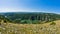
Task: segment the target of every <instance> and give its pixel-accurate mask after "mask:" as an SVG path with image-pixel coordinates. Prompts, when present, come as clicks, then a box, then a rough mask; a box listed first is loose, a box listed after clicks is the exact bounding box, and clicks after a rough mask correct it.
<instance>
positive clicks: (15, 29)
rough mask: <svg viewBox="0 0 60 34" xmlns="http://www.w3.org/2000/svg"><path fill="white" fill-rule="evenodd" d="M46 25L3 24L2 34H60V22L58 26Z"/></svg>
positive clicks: (0, 29)
mask: <svg viewBox="0 0 60 34" xmlns="http://www.w3.org/2000/svg"><path fill="white" fill-rule="evenodd" d="M50 23H51V22H50ZM50 23H45V24H14V23H8V24H5V23H3V24H2V25H1V26H0V33H1V34H60V20H57V21H55V23H56V25H50Z"/></svg>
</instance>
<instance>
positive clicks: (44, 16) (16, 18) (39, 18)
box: [0, 12, 60, 24]
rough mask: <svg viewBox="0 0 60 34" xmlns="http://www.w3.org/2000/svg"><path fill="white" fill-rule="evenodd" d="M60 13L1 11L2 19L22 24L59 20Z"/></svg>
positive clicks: (0, 17) (0, 16) (0, 18)
mask: <svg viewBox="0 0 60 34" xmlns="http://www.w3.org/2000/svg"><path fill="white" fill-rule="evenodd" d="M59 19H60V15H59V14H54V13H36V12H34V13H24V12H16V13H15V12H11V13H1V14H0V20H4V21H6V22H7V21H8V22H11V23H20V24H40V23H42V22H43V23H46V22H50V21H54V20H59Z"/></svg>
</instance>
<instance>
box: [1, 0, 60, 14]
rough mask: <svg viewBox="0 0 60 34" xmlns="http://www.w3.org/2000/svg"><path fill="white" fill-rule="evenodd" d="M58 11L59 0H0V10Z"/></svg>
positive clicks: (59, 6)
mask: <svg viewBox="0 0 60 34" xmlns="http://www.w3.org/2000/svg"><path fill="white" fill-rule="evenodd" d="M16 11H20V12H49V13H60V0H0V12H16Z"/></svg>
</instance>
